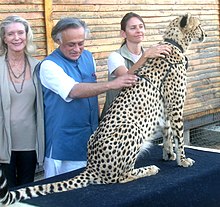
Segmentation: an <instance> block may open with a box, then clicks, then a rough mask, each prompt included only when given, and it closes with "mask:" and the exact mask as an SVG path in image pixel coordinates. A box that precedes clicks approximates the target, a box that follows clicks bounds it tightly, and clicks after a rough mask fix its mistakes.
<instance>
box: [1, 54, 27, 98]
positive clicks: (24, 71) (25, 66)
mask: <svg viewBox="0 0 220 207" xmlns="http://www.w3.org/2000/svg"><path fill="white" fill-rule="evenodd" d="M5 61H6V63H7V67H8V70H9V77H10V80H11V83H12V85H13V88H14V89H15V92H16V93H18V94H20V93H21V92H22V91H23V86H24V81H25V75H26V68H27V58H26V56H25V57H24V69H23V71H22V72H21V74H19V75H16V74H15V73H14V71H13V70H12V68H11V65H10V63H9V60H8V58H7V56H6V58H5ZM11 75H13V76H14V78H16V79H19V78H20V77H22V81H21V87H20V90H18V89H17V88H16V86H15V83H14V82H13V79H12V77H11Z"/></svg>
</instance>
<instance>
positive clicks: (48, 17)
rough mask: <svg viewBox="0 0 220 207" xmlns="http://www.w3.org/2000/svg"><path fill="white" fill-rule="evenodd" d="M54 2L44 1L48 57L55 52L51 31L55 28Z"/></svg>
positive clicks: (51, 0) (50, 0)
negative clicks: (53, 17)
mask: <svg viewBox="0 0 220 207" xmlns="http://www.w3.org/2000/svg"><path fill="white" fill-rule="evenodd" d="M52 7H53V0H44V13H45V18H44V19H45V28H46V44H47V55H49V54H50V53H51V52H52V51H53V50H54V42H53V40H52V38H51V31H52V28H53V19H52V13H53V9H52Z"/></svg>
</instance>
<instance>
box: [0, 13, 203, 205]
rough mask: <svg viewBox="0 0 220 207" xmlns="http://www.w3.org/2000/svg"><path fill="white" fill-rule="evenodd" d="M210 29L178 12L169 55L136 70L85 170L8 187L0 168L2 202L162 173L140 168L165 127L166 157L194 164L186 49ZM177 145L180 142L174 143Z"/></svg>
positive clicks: (97, 136)
mask: <svg viewBox="0 0 220 207" xmlns="http://www.w3.org/2000/svg"><path fill="white" fill-rule="evenodd" d="M205 36H206V34H205V32H204V30H203V29H202V27H201V25H200V21H199V19H198V18H197V17H192V16H191V15H190V14H186V15H183V16H179V17H177V18H175V19H174V20H172V21H171V22H170V24H169V26H168V27H167V29H166V31H165V33H164V36H163V42H162V43H163V44H168V45H170V46H171V47H172V54H171V55H169V56H168V57H166V58H153V59H148V60H147V61H146V63H145V64H144V65H143V66H142V67H140V68H139V69H138V70H137V71H136V72H135V74H136V75H137V77H138V82H137V83H136V84H135V85H134V86H133V87H131V88H124V89H122V90H121V92H120V94H119V95H118V96H117V97H116V98H115V100H114V101H113V103H112V105H111V106H110V107H109V109H108V111H107V112H106V115H105V116H104V118H103V119H102V120H101V121H100V124H99V126H98V128H97V130H96V131H95V132H94V133H93V134H92V135H91V137H90V139H89V141H88V147H87V148H88V159H87V161H88V162H87V166H86V168H85V170H84V171H83V172H82V173H81V174H79V175H77V176H76V177H73V178H71V179H68V180H64V181H61V182H56V183H48V184H43V185H36V186H33V187H25V188H20V189H18V190H15V191H9V190H8V188H7V181H6V179H5V178H4V175H3V173H2V170H0V202H1V203H3V204H5V205H9V204H12V203H14V202H16V201H20V200H23V199H30V198H32V197H37V196H43V195H47V194H50V193H55V192H63V191H68V190H73V189H77V188H82V187H86V186H88V185H90V184H109V183H126V182H129V181H133V180H135V179H138V178H142V177H145V176H151V175H155V174H157V173H158V171H159V168H158V167H157V166H155V165H151V166H146V167H140V168H137V169H135V168H134V165H135V162H136V160H137V158H138V156H139V155H140V154H141V153H142V151H144V150H146V149H147V148H149V146H150V143H151V142H152V140H153V139H154V137H155V135H156V134H157V132H158V131H162V133H163V155H162V156H163V159H164V160H176V161H177V165H179V166H182V167H190V166H192V165H193V163H194V160H192V159H191V158H187V157H186V156H185V151H184V139H183V107H184V100H185V96H186V69H187V65H188V61H187V58H186V56H185V55H184V53H185V52H186V50H187V48H188V47H189V45H190V43H191V42H192V41H193V40H194V39H195V40H196V39H197V40H199V41H201V42H202V41H203V40H204V39H205ZM174 146H175V147H174Z"/></svg>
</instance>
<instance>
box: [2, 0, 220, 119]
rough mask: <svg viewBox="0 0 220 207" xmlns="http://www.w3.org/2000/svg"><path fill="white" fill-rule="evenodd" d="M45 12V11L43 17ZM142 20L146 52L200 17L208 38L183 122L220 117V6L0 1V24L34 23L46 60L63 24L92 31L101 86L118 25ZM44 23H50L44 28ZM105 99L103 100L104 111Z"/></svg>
mask: <svg viewBox="0 0 220 207" xmlns="http://www.w3.org/2000/svg"><path fill="white" fill-rule="evenodd" d="M45 10H46V11H45ZM130 11H133V12H136V13H138V14H140V15H141V16H142V17H143V19H144V21H145V22H146V27H147V30H146V37H145V41H144V43H143V44H144V47H146V48H147V47H149V46H150V45H152V44H155V43H157V42H159V41H161V40H162V34H163V31H164V29H165V27H166V26H167V25H168V22H169V21H170V20H171V19H173V18H175V17H176V16H178V15H182V14H185V13H186V12H190V13H191V14H193V15H196V16H198V17H200V19H201V20H202V25H203V27H204V29H205V30H206V31H207V34H208V37H207V40H206V42H205V43H203V44H198V43H196V42H195V43H193V44H192V46H191V49H190V50H189V51H188V52H187V55H188V57H189V64H190V65H189V69H188V94H187V99H186V105H185V111H184V116H185V119H187V120H192V119H195V118H199V117H201V116H203V115H206V114H212V113H216V112H219V111H220V40H219V39H220V38H219V37H220V34H219V22H220V20H219V1H218V0H207V1H197V0H163V1H162V0H151V1H147V0H111V1H103V0H53V1H52V0H35V1H32V0H1V2H0V19H2V18H4V17H6V16H8V15H9V14H19V15H21V16H22V17H24V18H26V19H27V20H29V21H30V23H31V25H32V28H33V30H34V36H35V42H36V43H37V46H38V51H37V54H36V57H37V58H39V59H42V58H43V57H44V56H45V55H47V53H49V52H50V51H52V50H53V48H54V47H56V45H53V43H52V41H51V38H50V37H49V34H50V30H51V26H53V24H55V23H56V22H57V21H58V20H59V19H60V18H62V17H65V16H74V17H78V18H81V19H83V20H84V21H85V22H86V23H87V24H88V26H89V28H90V31H91V36H90V38H89V39H88V40H87V41H86V49H88V50H90V51H91V52H92V53H93V54H94V57H95V60H96V63H97V76H98V81H104V80H106V79H107V65H106V60H107V57H108V55H109V53H110V52H112V51H114V50H116V49H118V48H119V46H120V44H121V41H122V39H121V38H120V36H119V30H120V21H121V18H122V17H123V15H124V14H125V13H127V12H130ZM45 19H46V23H47V24H45ZM104 100H105V95H104V94H103V95H100V96H99V101H100V105H101V107H102V105H103V102H104Z"/></svg>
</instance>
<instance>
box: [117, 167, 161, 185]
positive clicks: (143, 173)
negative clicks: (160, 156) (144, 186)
mask: <svg viewBox="0 0 220 207" xmlns="http://www.w3.org/2000/svg"><path fill="white" fill-rule="evenodd" d="M159 170H160V169H159V168H158V167H157V166H155V165H150V166H147V167H140V168H137V169H132V170H131V171H128V172H126V173H124V174H123V175H122V176H121V177H120V178H119V182H120V183H127V182H130V181H132V180H136V179H138V178H143V177H147V176H151V175H156V174H157V173H158V172H159Z"/></svg>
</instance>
